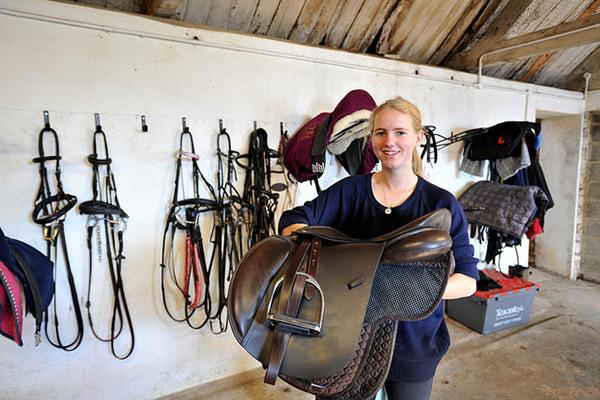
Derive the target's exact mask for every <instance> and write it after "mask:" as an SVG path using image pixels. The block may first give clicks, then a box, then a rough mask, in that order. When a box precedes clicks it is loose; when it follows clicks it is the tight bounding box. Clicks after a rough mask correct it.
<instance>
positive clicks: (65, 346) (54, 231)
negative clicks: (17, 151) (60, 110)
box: [32, 111, 83, 351]
mask: <svg viewBox="0 0 600 400" xmlns="http://www.w3.org/2000/svg"><path fill="white" fill-rule="evenodd" d="M44 134H50V135H51V137H52V138H53V140H54V155H46V154H45V152H44ZM38 152H39V157H36V158H34V159H33V162H34V163H37V164H39V165H40V167H39V172H40V186H39V188H38V191H37V195H36V197H35V201H34V208H33V214H32V218H33V221H34V222H35V223H36V224H39V225H41V226H42V230H43V235H44V240H46V242H47V249H46V254H47V256H48V258H50V259H51V260H52V262H53V263H54V289H53V291H54V300H53V320H54V334H55V337H56V339H55V340H53V339H51V338H50V333H49V330H48V313H49V312H48V310H46V311H45V312H44V331H45V334H46V338H47V339H48V341H49V342H50V344H51V345H52V346H54V347H57V348H59V349H62V350H65V351H73V350H75V349H76V348H77V347H79V345H80V344H81V341H82V339H83V318H82V315H81V308H80V306H79V300H78V296H77V288H76V287H75V280H74V279H73V273H72V270H71V263H70V262H69V254H68V251H67V243H66V239H65V231H64V220H65V218H66V214H67V212H68V211H69V210H71V209H72V208H73V207H74V206H75V204H76V203H77V197H75V196H73V195H71V194H67V193H65V192H64V190H63V185H62V181H61V179H60V174H61V169H60V160H61V156H60V152H59V144H58V134H57V133H56V131H55V130H54V129H52V128H51V127H50V121H49V116H48V112H47V111H44V128H43V129H42V130H41V131H40V133H39V135H38ZM48 161H54V165H55V167H54V176H55V184H56V194H52V191H51V185H50V181H49V179H48V169H47V168H46V162H48ZM59 242H60V246H61V249H62V254H63V257H64V259H65V260H64V263H65V270H66V274H67V279H68V283H69V290H70V292H71V303H72V306H73V311H74V313H75V318H76V320H77V334H76V336H75V338H74V339H73V340H72V341H71V342H69V343H63V341H62V339H61V337H60V333H59V330H58V326H59V321H58V312H57V306H56V303H57V293H56V277H57V271H58V244H59ZM39 331H40V326H39V323H36V334H35V337H36V344H37V343H39Z"/></svg>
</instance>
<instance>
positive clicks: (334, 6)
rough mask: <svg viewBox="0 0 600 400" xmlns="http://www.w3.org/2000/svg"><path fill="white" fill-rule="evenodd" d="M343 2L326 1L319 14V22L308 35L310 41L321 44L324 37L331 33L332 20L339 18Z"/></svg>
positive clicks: (337, 0) (341, 0) (339, 0)
mask: <svg viewBox="0 0 600 400" xmlns="http://www.w3.org/2000/svg"><path fill="white" fill-rule="evenodd" d="M343 3H344V0H328V1H325V4H324V6H323V8H321V15H319V18H318V19H317V23H316V24H315V26H314V28H313V30H312V31H311V32H310V35H309V36H308V40H307V41H308V43H310V44H321V42H323V39H324V38H325V37H326V35H327V34H328V33H329V30H330V27H331V25H332V21H335V20H336V19H337V16H338V15H339V12H338V10H339V9H340V8H341V7H340V5H343Z"/></svg>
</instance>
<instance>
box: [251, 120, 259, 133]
mask: <svg viewBox="0 0 600 400" xmlns="http://www.w3.org/2000/svg"><path fill="white" fill-rule="evenodd" d="M252 126H253V127H254V130H255V131H256V128H257V127H258V124H257V123H256V121H254V122H253V123H252Z"/></svg>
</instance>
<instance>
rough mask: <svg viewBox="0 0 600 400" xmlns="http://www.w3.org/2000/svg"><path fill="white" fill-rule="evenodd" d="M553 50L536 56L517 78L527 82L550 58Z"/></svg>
mask: <svg viewBox="0 0 600 400" xmlns="http://www.w3.org/2000/svg"><path fill="white" fill-rule="evenodd" d="M553 55H554V52H553V51H551V52H549V53H545V54H542V55H541V56H538V57H537V58H536V59H535V61H534V62H533V64H532V65H531V67H530V68H529V69H528V70H527V71H525V73H524V74H523V75H522V76H520V77H519V80H520V81H522V82H529V81H530V80H531V79H532V78H533V77H534V76H535V75H537V73H538V72H540V70H541V69H542V68H543V67H544V65H545V64H546V63H547V62H548V60H550V58H552V56H553Z"/></svg>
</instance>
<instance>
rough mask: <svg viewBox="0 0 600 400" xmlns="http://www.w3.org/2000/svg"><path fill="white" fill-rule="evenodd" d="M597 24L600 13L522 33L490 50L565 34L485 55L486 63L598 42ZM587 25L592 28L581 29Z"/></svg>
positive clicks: (599, 33) (599, 31) (599, 32)
mask: <svg viewBox="0 0 600 400" xmlns="http://www.w3.org/2000/svg"><path fill="white" fill-rule="evenodd" d="M597 24H600V14H594V15H591V16H589V17H587V18H584V19H581V20H577V21H571V22H565V23H564V24H560V25H558V26H554V27H552V28H548V29H544V30H541V31H537V32H532V33H528V34H526V35H521V36H518V37H515V38H512V39H508V40H503V41H499V42H498V43H497V44H496V46H495V49H490V51H491V50H496V49H504V48H508V47H512V46H517V45H520V44H526V43H530V42H532V41H535V40H540V39H543V38H546V37H550V36H553V35H558V34H564V36H560V37H556V38H553V39H549V40H545V41H542V42H538V43H534V44H531V45H526V46H523V47H519V48H516V49H512V50H506V51H502V52H501V53H496V54H491V55H489V56H486V57H485V61H484V63H485V64H486V65H489V64H494V63H499V62H506V61H510V60H514V59H517V58H520V57H527V56H532V55H536V54H541V53H546V52H549V51H554V50H557V49H562V48H570V47H577V46H582V45H586V44H589V43H594V42H598V41H600V27H598V26H596V27H593V26H594V25H597ZM586 27H590V29H586V30H581V29H584V28H586ZM578 30H579V31H578Z"/></svg>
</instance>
